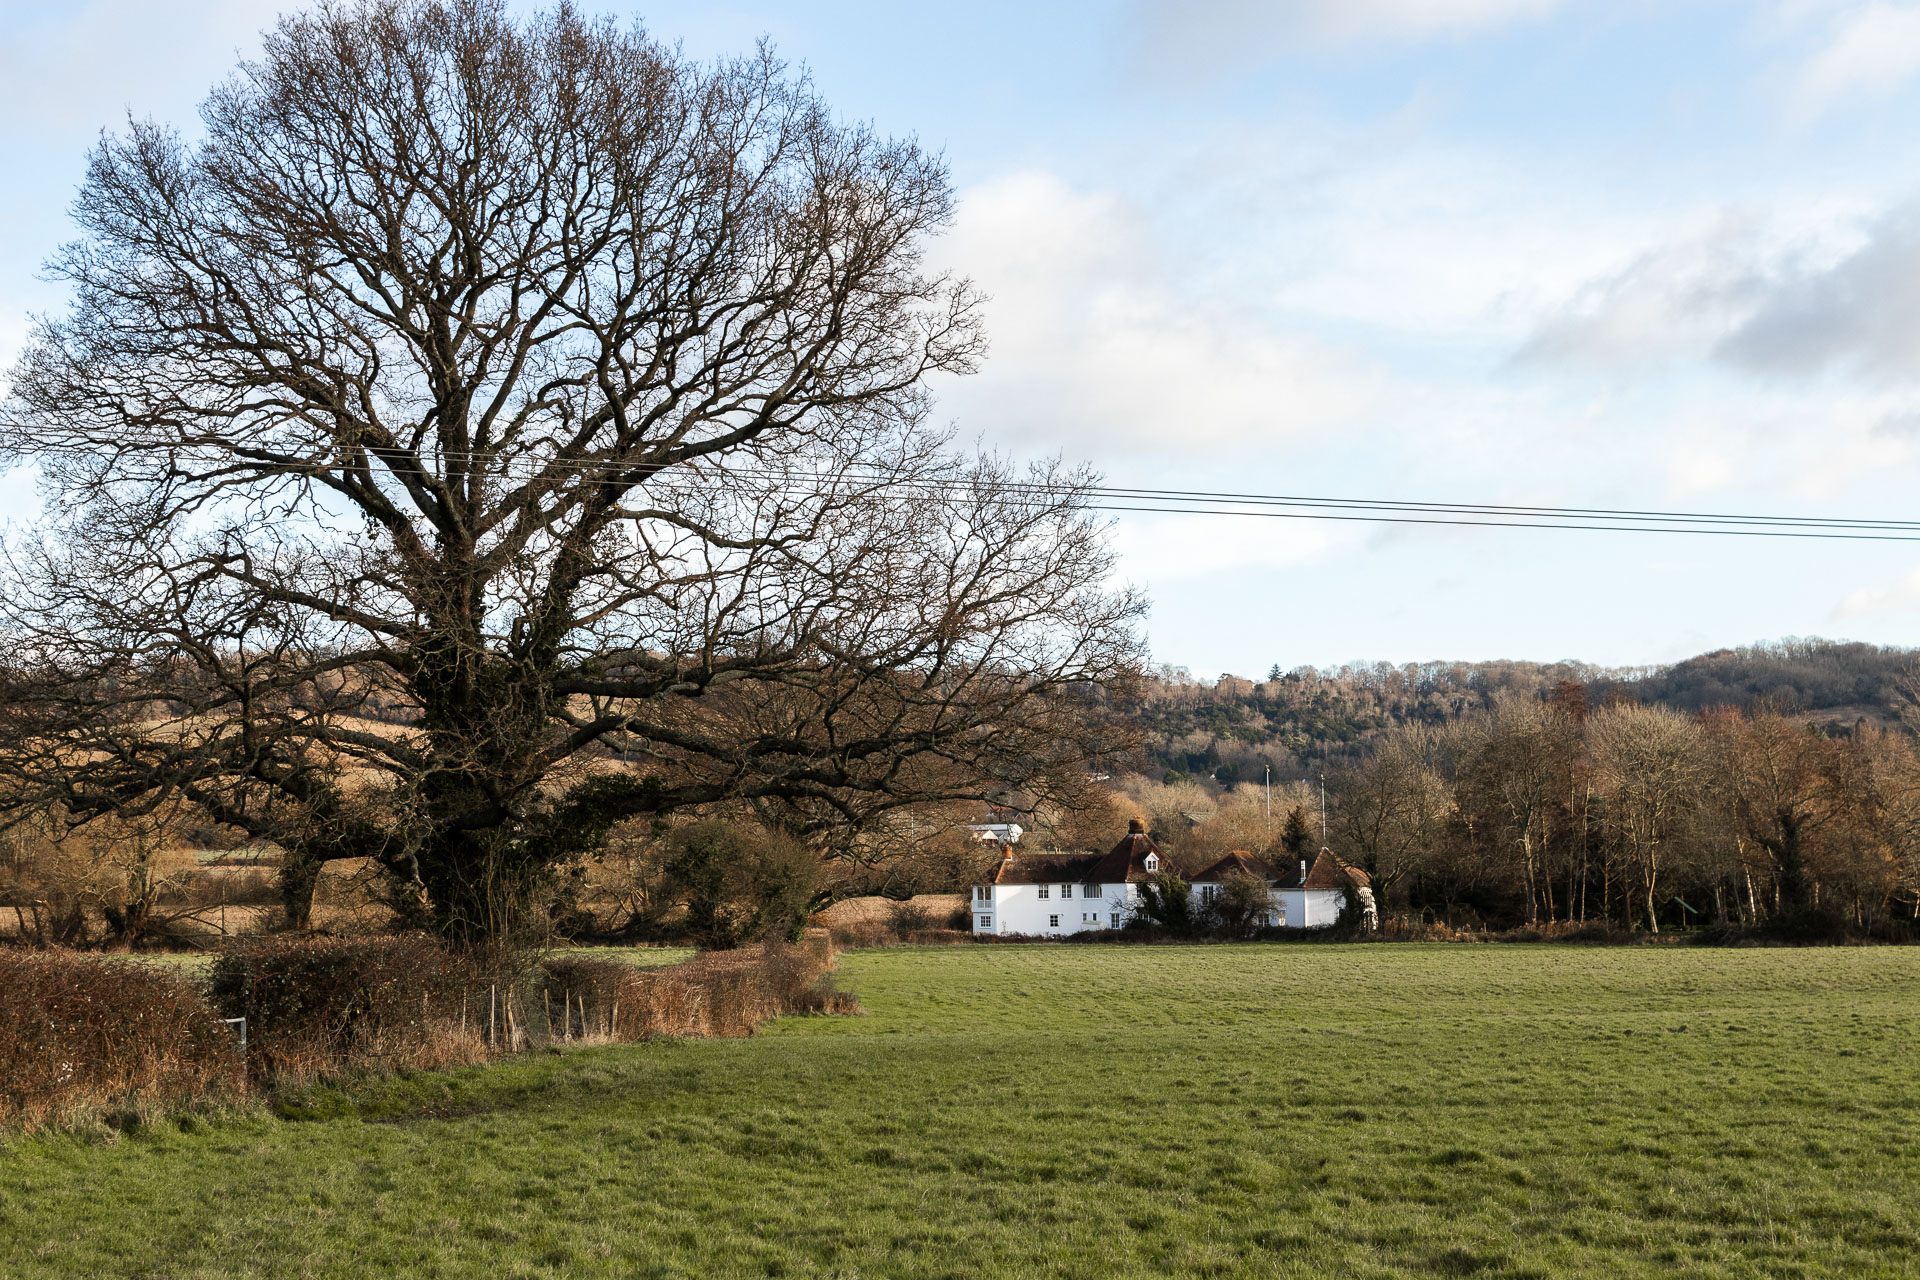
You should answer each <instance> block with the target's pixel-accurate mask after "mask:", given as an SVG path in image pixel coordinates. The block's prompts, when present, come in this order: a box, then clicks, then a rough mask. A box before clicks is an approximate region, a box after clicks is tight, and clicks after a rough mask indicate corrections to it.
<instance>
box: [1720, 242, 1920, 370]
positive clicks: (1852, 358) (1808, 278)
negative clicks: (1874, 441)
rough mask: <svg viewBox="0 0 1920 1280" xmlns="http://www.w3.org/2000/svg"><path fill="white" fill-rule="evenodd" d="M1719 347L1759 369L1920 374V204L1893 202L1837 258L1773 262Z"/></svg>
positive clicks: (1727, 355) (1724, 353)
mask: <svg viewBox="0 0 1920 1280" xmlns="http://www.w3.org/2000/svg"><path fill="white" fill-rule="evenodd" d="M1771 276H1772V278H1771V279H1770V280H1769V281H1768V286H1767V288H1766V289H1765V290H1764V291H1763V292H1761V293H1760V294H1759V295H1758V296H1757V298H1756V305H1755V307H1754V308H1753V311H1752V313H1751V314H1750V315H1748V316H1747V317H1746V318H1745V319H1744V320H1743V321H1742V323H1741V324H1740V325H1738V326H1737V327H1736V328H1735V329H1733V330H1732V331H1731V332H1730V333H1728V334H1727V336H1726V337H1725V339H1724V340H1723V341H1722V342H1721V343H1720V345H1719V348H1718V354H1719V355H1720V356H1721V357H1722V358H1723V359H1726V360H1729V361H1731V362H1733V363H1735V364H1738V365H1740V366H1742V367H1745V368H1747V369H1750V370H1754V371H1756V372H1765V373H1788V374H1803V375H1804V374H1811V373H1817V372H1820V371H1821V370H1823V369H1826V368H1828V367H1830V366H1836V365H1838V366H1850V367H1852V368H1854V369H1857V370H1859V371H1861V372H1865V373H1868V374H1870V375H1873V376H1875V377H1879V378H1885V379H1889V380H1892V381H1896V382H1911V381H1913V380H1915V379H1920V207H1916V206H1913V205H1909V206H1906V207H1904V208H1900V209H1896V210H1893V211H1892V212H1890V213H1888V214H1886V215H1884V216H1883V217H1881V218H1879V219H1877V220H1876V221H1875V222H1874V224H1873V225H1872V226H1871V227H1870V228H1869V230H1868V235H1867V239H1866V241H1865V243H1863V244H1861V245H1860V246H1859V247H1857V248H1856V249H1854V251H1853V252H1851V253H1849V254H1847V255H1846V256H1845V257H1843V258H1841V259H1840V260H1839V261H1837V262H1831V263H1825V264H1819V265H1812V266H1805V265H1802V264H1800V263H1798V262H1788V263H1786V264H1784V265H1782V266H1780V267H1777V268H1775V269H1774V270H1773V271H1772V273H1771Z"/></svg>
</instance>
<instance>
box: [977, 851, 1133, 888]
mask: <svg viewBox="0 0 1920 1280" xmlns="http://www.w3.org/2000/svg"><path fill="white" fill-rule="evenodd" d="M1105 861H1106V855H1105V854H1101V853H1013V852H1011V851H1009V852H1008V854H1007V856H1006V857H1004V858H1002V859H1000V866H999V867H998V869H996V870H995V871H994V873H993V883H995V884H1096V883H1104V882H1103V881H1101V879H1100V877H1099V876H1098V875H1095V874H1094V872H1095V871H1096V870H1097V869H1098V868H1099V866H1100V864H1101V863H1103V862H1105Z"/></svg>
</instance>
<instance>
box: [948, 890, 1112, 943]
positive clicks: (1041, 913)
mask: <svg viewBox="0 0 1920 1280" xmlns="http://www.w3.org/2000/svg"><path fill="white" fill-rule="evenodd" d="M1084 887H1085V886H1083V885H1078V884H1075V885H1069V886H1067V888H1068V889H1069V890H1070V891H1071V892H1072V894H1073V896H1072V897H1070V898H1065V897H1062V896H1061V886H1060V885H1057V884H1048V885H1037V884H996V885H989V886H987V888H988V889H989V890H990V891H991V893H992V895H993V896H992V897H991V898H990V899H989V900H988V901H986V902H982V901H981V900H980V898H979V897H978V890H975V891H974V897H973V901H972V903H971V904H970V905H971V906H972V908H973V931H974V932H975V933H1018V934H1028V935H1032V936H1035V937H1063V936H1065V935H1066V934H1069V933H1082V932H1085V931H1087V930H1092V929H1111V928H1113V927H1114V926H1113V918H1114V917H1115V916H1119V917H1120V923H1121V924H1125V923H1126V922H1127V917H1128V916H1129V915H1130V914H1131V913H1132V910H1133V908H1132V905H1131V904H1132V902H1133V898H1134V890H1133V886H1132V885H1120V884H1103V885H1101V886H1100V894H1099V896H1098V897H1094V898H1085V897H1082V896H1081V892H1080V891H1081V890H1082V889H1083V888H1084ZM1042 889H1045V890H1046V891H1047V896H1046V897H1044V898H1042V897H1041V896H1040V890H1042ZM1087 916H1093V917H1094V919H1091V920H1089V919H1086V918H1085V917H1087ZM1055 917H1058V918H1059V923H1057V924H1056V923H1054V918H1055ZM982 921H986V922H987V923H985V924H983V923H982Z"/></svg>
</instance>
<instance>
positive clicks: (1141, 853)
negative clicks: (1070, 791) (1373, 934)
mask: <svg viewBox="0 0 1920 1280" xmlns="http://www.w3.org/2000/svg"><path fill="white" fill-rule="evenodd" d="M1159 870H1160V847H1159V846H1158V845H1156V844H1154V842H1153V839H1152V837H1150V836H1149V835H1147V828H1146V824H1145V823H1144V822H1142V821H1141V820H1140V819H1138V818H1135V819H1134V820H1133V821H1132V822H1130V823H1128V824H1127V834H1126V836H1125V837H1124V838H1123V839H1122V840H1121V841H1120V843H1119V844H1116V845H1115V846H1113V848H1112V849H1111V850H1109V851H1108V852H1106V853H1016V852H1015V851H1014V850H1013V848H1012V847H1011V846H1009V847H1008V848H1007V850H1006V853H1005V854H1004V856H1002V857H1001V859H1000V861H999V863H998V864H997V865H996V866H995V868H994V872H993V879H992V881H991V882H989V883H987V884H977V885H974V886H973V893H972V908H973V931H974V932H975V933H1000V934H1020V935H1025V936H1029V937H1053V936H1063V935H1066V934H1069V933H1083V932H1086V931H1089V930H1094V929H1119V928H1123V927H1124V926H1125V925H1126V924H1127V922H1128V921H1129V920H1131V919H1132V918H1133V916H1134V913H1135V911H1136V910H1137V909H1138V907H1139V903H1140V882H1141V881H1143V880H1146V879H1148V878H1149V877H1151V876H1153V875H1155V874H1157V873H1158V872H1159ZM1235 876H1252V877H1254V878H1256V879H1259V880H1263V881H1265V882H1266V885H1267V892H1268V896H1269V899H1270V901H1271V904H1272V905H1271V907H1270V908H1269V910H1268V911H1267V914H1266V918H1265V919H1263V920H1261V921H1258V923H1259V924H1260V925H1262V926H1264V927H1268V928H1288V929H1324V928H1326V927H1327V926H1328V925H1331V924H1333V923H1335V922H1336V921H1338V920H1339V918H1340V910H1341V907H1342V905H1343V904H1344V901H1345V898H1346V893H1345V891H1344V888H1343V886H1344V885H1346V884H1352V885H1353V886H1354V887H1355V888H1356V889H1357V890H1359V896H1360V900H1361V906H1362V909H1363V910H1366V911H1369V912H1370V911H1371V909H1372V891H1371V888H1370V886H1369V883H1368V880H1367V873H1366V872H1364V871H1362V870H1360V869H1359V868H1358V867H1350V866H1348V865H1347V864H1346V863H1344V862H1342V861H1341V860H1340V859H1338V858H1336V857H1334V855H1333V854H1332V853H1331V852H1329V851H1328V850H1326V849H1322V850H1321V851H1320V852H1319V853H1318V854H1317V855H1316V856H1315V857H1314V859H1313V860H1312V862H1311V863H1309V862H1308V861H1307V860H1306V859H1304V858H1303V859H1301V860H1300V862H1299V865H1298V867H1294V866H1291V865H1281V866H1276V865H1273V864H1271V863H1268V862H1266V861H1264V860H1263V859H1260V858H1256V857H1254V856H1253V855H1251V854H1248V853H1230V854H1228V855H1227V856H1226V857H1224V858H1222V859H1220V861H1218V862H1216V863H1214V864H1213V865H1212V866H1210V867H1208V868H1207V869H1206V870H1205V871H1202V872H1201V873H1200V874H1199V875H1196V876H1194V877H1193V878H1192V880H1191V881H1190V883H1191V884H1192V886H1193V903H1194V905H1195V906H1196V907H1198V906H1201V905H1203V904H1204V903H1207V902H1210V901H1212V900H1213V898H1214V896H1215V895H1217V894H1218V893H1219V892H1220V891H1221V889H1222V888H1223V886H1224V885H1225V883H1226V881H1227V880H1228V879H1229V878H1230V877H1235Z"/></svg>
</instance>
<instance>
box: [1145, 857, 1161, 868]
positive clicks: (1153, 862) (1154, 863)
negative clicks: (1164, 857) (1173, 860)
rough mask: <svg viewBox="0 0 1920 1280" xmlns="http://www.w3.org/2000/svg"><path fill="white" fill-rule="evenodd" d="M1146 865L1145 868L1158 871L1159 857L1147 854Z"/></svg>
mask: <svg viewBox="0 0 1920 1280" xmlns="http://www.w3.org/2000/svg"><path fill="white" fill-rule="evenodd" d="M1146 865H1147V870H1149V871H1158V870H1159V869H1160V859H1159V858H1158V857H1156V856H1155V855H1154V854H1151V853H1150V854H1148V855H1147V864H1146Z"/></svg>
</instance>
